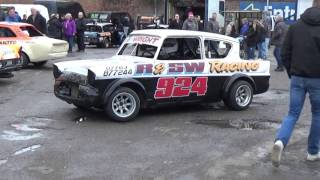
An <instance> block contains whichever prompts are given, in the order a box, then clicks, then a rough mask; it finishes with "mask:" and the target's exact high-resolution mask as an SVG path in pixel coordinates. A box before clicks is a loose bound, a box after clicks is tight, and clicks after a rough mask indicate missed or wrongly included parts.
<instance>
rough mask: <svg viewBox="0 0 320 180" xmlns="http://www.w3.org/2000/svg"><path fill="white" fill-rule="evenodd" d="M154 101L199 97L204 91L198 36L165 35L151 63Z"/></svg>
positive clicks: (191, 99) (203, 66) (205, 82)
mask: <svg viewBox="0 0 320 180" xmlns="http://www.w3.org/2000/svg"><path fill="white" fill-rule="evenodd" d="M154 69H155V70H154V71H155V73H154V74H155V76H159V78H158V80H157V81H158V82H157V86H156V89H155V93H154V99H155V100H156V101H157V102H160V103H161V102H164V101H170V102H182V101H200V100H202V99H204V97H205V95H206V93H207V81H208V77H206V76H205V75H204V71H205V61H204V60H203V57H202V43H201V37H197V36H190V37H168V38H166V39H165V40H164V41H163V44H162V47H161V49H160V52H159V55H158V58H157V60H156V63H155V66H154Z"/></svg>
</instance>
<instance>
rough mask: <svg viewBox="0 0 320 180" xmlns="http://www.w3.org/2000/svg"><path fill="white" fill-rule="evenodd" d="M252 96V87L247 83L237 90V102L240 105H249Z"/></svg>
mask: <svg viewBox="0 0 320 180" xmlns="http://www.w3.org/2000/svg"><path fill="white" fill-rule="evenodd" d="M251 98H252V92H251V89H250V87H248V86H247V85H241V86H239V87H238V89H237V91H236V102H237V104H238V105H239V106H241V107H245V106H247V105H248V104H249V103H250V101H251Z"/></svg>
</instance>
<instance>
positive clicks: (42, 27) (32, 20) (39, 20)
mask: <svg viewBox="0 0 320 180" xmlns="http://www.w3.org/2000/svg"><path fill="white" fill-rule="evenodd" d="M27 23H29V24H32V25H33V26H34V27H36V28H37V29H38V30H39V31H40V32H42V33H43V34H47V22H46V18H44V17H43V16H42V15H41V14H40V12H39V11H37V10H36V9H35V8H31V15H30V16H29V17H28V19H27Z"/></svg>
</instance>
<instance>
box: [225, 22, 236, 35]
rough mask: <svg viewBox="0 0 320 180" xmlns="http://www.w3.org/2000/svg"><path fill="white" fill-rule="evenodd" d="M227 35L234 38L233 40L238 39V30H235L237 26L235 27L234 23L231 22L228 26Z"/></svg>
mask: <svg viewBox="0 0 320 180" xmlns="http://www.w3.org/2000/svg"><path fill="white" fill-rule="evenodd" d="M225 35H226V36H230V37H233V38H235V37H236V28H235V26H234V22H233V21H231V22H230V23H229V24H228V25H227V27H226V33H225Z"/></svg>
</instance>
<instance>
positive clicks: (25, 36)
mask: <svg viewBox="0 0 320 180" xmlns="http://www.w3.org/2000/svg"><path fill="white" fill-rule="evenodd" d="M0 41H7V42H9V41H10V42H13V43H18V44H19V45H21V46H22V54H21V59H22V65H23V67H26V66H27V65H28V64H29V63H33V64H34V65H36V66H41V65H44V64H45V63H46V62H47V61H48V60H51V59H56V58H62V57H65V56H66V55H67V52H68V43H67V42H66V41H63V40H58V39H53V38H49V37H47V36H45V35H43V34H42V33H41V32H40V31H38V30H37V29H36V28H35V27H34V26H32V25H30V24H26V23H8V22H0Z"/></svg>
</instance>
